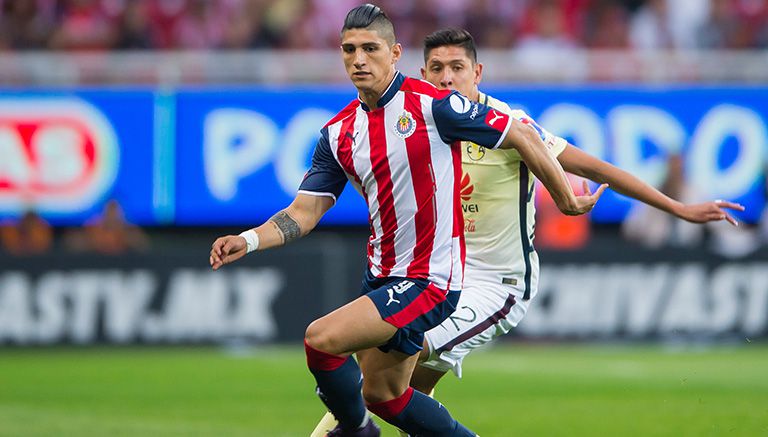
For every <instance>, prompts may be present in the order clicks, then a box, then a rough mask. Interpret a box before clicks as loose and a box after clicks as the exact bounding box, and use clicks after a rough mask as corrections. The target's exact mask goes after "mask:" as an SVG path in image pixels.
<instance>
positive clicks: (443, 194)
mask: <svg viewBox="0 0 768 437" xmlns="http://www.w3.org/2000/svg"><path fill="white" fill-rule="evenodd" d="M421 110H422V111H423V114H424V120H428V122H427V125H428V126H430V129H428V130H427V136H428V137H429V142H430V144H432V147H431V154H432V168H431V172H432V178H433V180H434V181H435V187H436V190H435V191H436V192H435V198H434V203H435V212H437V214H436V215H437V217H436V220H437V223H436V229H435V240H436V241H451V247H452V249H453V248H455V247H454V246H455V245H454V244H453V214H445V213H443V214H440V213H439V212H440V211H453V208H454V205H453V202H454V192H453V186H454V178H453V156H452V154H451V148H450V147H446V146H445V143H443V141H442V139H441V138H440V134H439V133H438V132H437V129H436V128H434V125H435V122H434V118H433V117H432V99H431V98H430V97H429V96H422V97H421ZM456 247H458V246H456ZM456 263H458V269H457V268H456V267H457V265H456ZM462 270H463V266H462V265H461V259H460V256H459V252H458V251H455V252H454V250H450V251H447V250H446V251H440V252H434V253H433V254H432V258H431V259H430V262H429V271H430V272H436V271H442V272H445V271H449V272H451V276H450V282H451V284H458V287H454V288H455V289H460V288H461V283H462V282H461V272H462ZM436 280H437V278H432V277H430V281H436ZM447 286H448V284H447V283H446V284H445V287H446V288H447ZM441 287H442V284H441Z"/></svg>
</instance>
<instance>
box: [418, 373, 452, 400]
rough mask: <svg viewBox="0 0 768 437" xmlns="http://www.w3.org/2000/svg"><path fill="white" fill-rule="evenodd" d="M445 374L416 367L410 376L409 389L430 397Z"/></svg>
mask: <svg viewBox="0 0 768 437" xmlns="http://www.w3.org/2000/svg"><path fill="white" fill-rule="evenodd" d="M446 373H447V372H444V371H441V370H433V369H429V368H427V367H424V366H416V368H415V369H414V370H413V375H412V376H411V387H413V388H414V389H416V390H418V391H420V392H422V393H424V394H425V395H428V396H432V394H433V393H434V391H435V386H436V385H437V383H438V381H440V378H442V377H443V376H445V374H446Z"/></svg>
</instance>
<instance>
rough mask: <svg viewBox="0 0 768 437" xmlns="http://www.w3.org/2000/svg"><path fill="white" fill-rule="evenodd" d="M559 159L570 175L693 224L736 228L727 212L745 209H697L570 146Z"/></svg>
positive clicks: (718, 205) (712, 205) (722, 204)
mask: <svg viewBox="0 0 768 437" xmlns="http://www.w3.org/2000/svg"><path fill="white" fill-rule="evenodd" d="M557 159H558V161H560V164H562V166H563V169H564V170H565V171H567V172H568V173H573V174H575V175H578V176H581V177H584V178H587V179H589V180H592V181H595V182H598V183H608V184H610V185H611V187H612V188H613V189H614V190H615V191H616V192H618V193H621V194H623V195H625V196H629V197H631V198H633V199H637V200H639V201H641V202H643V203H645V204H648V205H650V206H653V207H654V208H658V209H660V210H662V211H665V212H667V213H669V214H672V215H674V216H677V217H679V218H681V219H684V220H687V221H690V222H694V223H705V222H709V221H718V220H727V221H728V222H730V223H731V224H733V225H737V222H736V220H735V219H734V218H733V217H731V216H730V215H729V214H728V213H727V212H726V211H725V208H729V209H735V210H739V211H743V210H744V207H743V206H741V205H738V204H736V203H731V202H726V201H723V200H716V201H714V202H705V203H699V204H694V205H686V204H683V203H681V202H679V201H677V200H675V199H672V198H670V197H669V196H667V195H666V194H664V193H662V192H661V191H659V190H657V189H656V188H654V187H652V186H650V185H648V184H646V183H645V182H643V181H641V180H640V179H638V178H637V177H635V176H633V175H632V174H630V173H627V172H626V171H624V170H622V169H620V168H618V167H616V166H614V165H611V164H609V163H607V162H605V161H602V160H600V159H597V158H595V157H594V156H592V155H589V154H587V153H585V152H583V151H581V150H580V149H579V148H577V147H574V146H572V145H570V144H569V145H568V146H567V147H566V148H565V150H564V151H563V153H561V154H560V156H558V157H557Z"/></svg>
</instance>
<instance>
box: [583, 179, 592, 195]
mask: <svg viewBox="0 0 768 437" xmlns="http://www.w3.org/2000/svg"><path fill="white" fill-rule="evenodd" d="M581 187H582V189H583V190H584V195H585V196H591V195H592V191H591V190H590V189H589V182H587V180H586V179H582V180H581Z"/></svg>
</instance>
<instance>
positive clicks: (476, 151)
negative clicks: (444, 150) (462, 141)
mask: <svg viewBox="0 0 768 437" xmlns="http://www.w3.org/2000/svg"><path fill="white" fill-rule="evenodd" d="M467 156H468V157H469V159H471V160H472V161H480V160H481V159H483V158H484V157H485V147H483V146H478V145H477V144H475V143H469V145H467Z"/></svg>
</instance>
